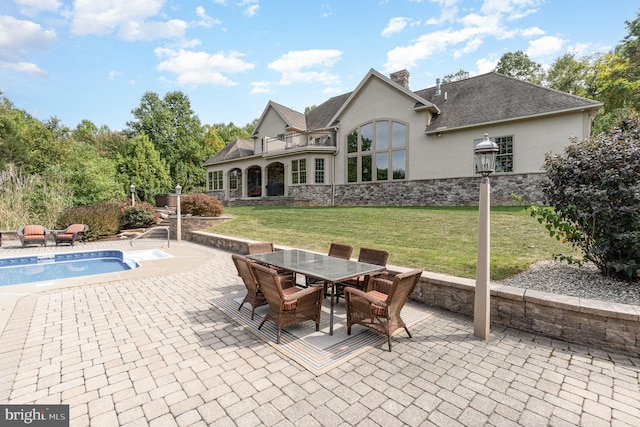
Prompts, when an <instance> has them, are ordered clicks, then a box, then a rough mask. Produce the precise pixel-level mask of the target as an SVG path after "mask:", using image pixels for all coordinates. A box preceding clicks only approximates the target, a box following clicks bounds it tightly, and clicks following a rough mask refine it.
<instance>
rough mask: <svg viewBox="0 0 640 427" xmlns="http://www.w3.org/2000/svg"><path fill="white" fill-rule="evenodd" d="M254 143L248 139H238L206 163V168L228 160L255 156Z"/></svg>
mask: <svg viewBox="0 0 640 427" xmlns="http://www.w3.org/2000/svg"><path fill="white" fill-rule="evenodd" d="M253 149H254V144H253V141H249V140H247V139H242V138H238V139H236V140H235V141H233V142H232V143H230V144H228V145H227V146H226V147H224V148H223V149H222V150H220V151H218V152H217V153H216V154H215V155H214V156H213V157H211V158H210V159H208V160H207V161H206V162H204V166H207V165H212V164H215V163H219V162H225V161H228V160H235V159H239V158H241V157H249V156H253V154H254V152H253Z"/></svg>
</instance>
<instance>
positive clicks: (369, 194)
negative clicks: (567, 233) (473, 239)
mask: <svg viewBox="0 0 640 427" xmlns="http://www.w3.org/2000/svg"><path fill="white" fill-rule="evenodd" d="M542 177H543V175H542V174H518V175H496V176H492V177H491V204H492V205H495V206H498V205H501V206H505V205H513V204H514V203H515V201H514V199H513V197H512V194H514V193H515V194H520V195H523V196H524V197H525V198H526V199H527V200H528V201H530V202H531V203H537V204H542V192H541V190H540V183H541V179H542ZM480 179H481V178H480V176H477V177H466V178H450V179H431V180H421V181H405V182H389V183H363V184H350V185H338V186H336V195H335V203H336V205H337V206H383V205H386V206H475V205H477V204H478V197H479V191H480V190H479V189H480Z"/></svg>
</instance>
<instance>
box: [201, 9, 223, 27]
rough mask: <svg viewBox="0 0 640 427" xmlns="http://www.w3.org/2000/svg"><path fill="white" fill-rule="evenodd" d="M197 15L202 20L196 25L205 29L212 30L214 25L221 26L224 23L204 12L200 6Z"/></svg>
mask: <svg viewBox="0 0 640 427" xmlns="http://www.w3.org/2000/svg"><path fill="white" fill-rule="evenodd" d="M196 15H198V17H199V18H200V21H198V22H197V23H196V25H198V26H200V27H204V28H210V27H211V26H213V25H220V24H221V23H222V21H220V20H219V19H217V18H212V17H210V16H209V15H207V11H206V10H204V7H202V6H198V7H197V8H196Z"/></svg>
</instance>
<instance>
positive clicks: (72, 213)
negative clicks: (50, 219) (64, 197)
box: [56, 202, 122, 240]
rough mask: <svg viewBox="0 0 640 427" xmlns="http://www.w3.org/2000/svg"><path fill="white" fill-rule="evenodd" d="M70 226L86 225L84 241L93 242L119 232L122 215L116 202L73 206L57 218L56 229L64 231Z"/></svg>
mask: <svg viewBox="0 0 640 427" xmlns="http://www.w3.org/2000/svg"><path fill="white" fill-rule="evenodd" d="M71 224H87V225H88V226H89V230H88V231H87V233H85V240H95V239H97V238H99V237H102V236H110V235H113V234H116V233H118V232H119V231H120V228H121V225H122V214H121V212H120V204H119V203H118V202H104V203H98V204H96V205H91V206H74V207H71V208H69V209H66V210H65V211H64V212H62V214H61V215H60V216H59V217H58V221H57V223H56V227H57V228H59V229H64V228H66V227H68V226H69V225H71Z"/></svg>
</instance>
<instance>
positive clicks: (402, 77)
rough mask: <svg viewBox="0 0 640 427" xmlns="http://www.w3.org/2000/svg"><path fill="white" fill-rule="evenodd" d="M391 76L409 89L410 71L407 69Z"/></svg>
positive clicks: (390, 76)
mask: <svg viewBox="0 0 640 427" xmlns="http://www.w3.org/2000/svg"><path fill="white" fill-rule="evenodd" d="M389 78H390V79H391V80H393V81H394V82H396V83H398V84H399V85H400V86H402V87H403V88H405V89H409V72H408V71H407V70H401V71H396V72H395V73H391V74H390V75H389Z"/></svg>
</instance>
